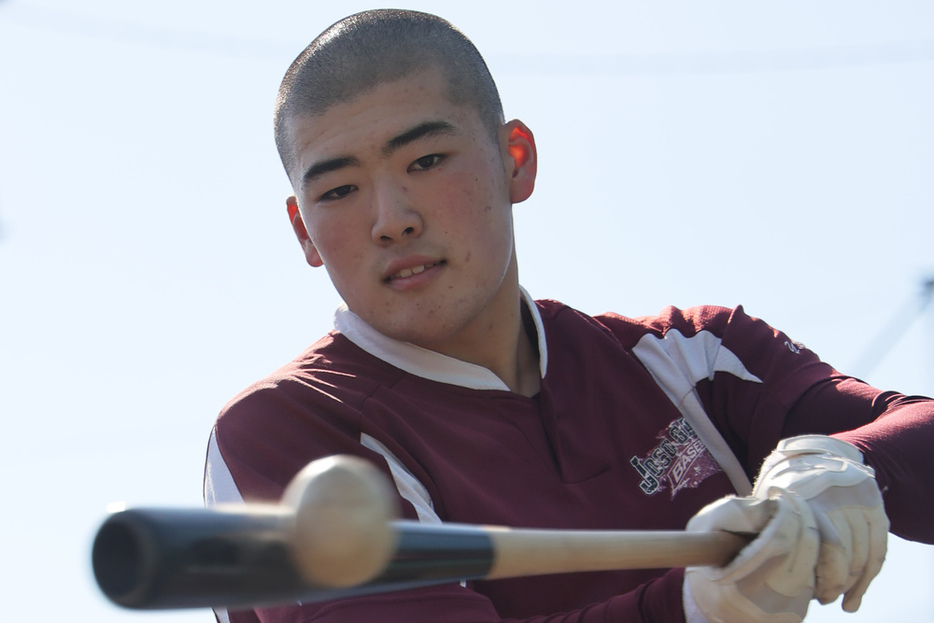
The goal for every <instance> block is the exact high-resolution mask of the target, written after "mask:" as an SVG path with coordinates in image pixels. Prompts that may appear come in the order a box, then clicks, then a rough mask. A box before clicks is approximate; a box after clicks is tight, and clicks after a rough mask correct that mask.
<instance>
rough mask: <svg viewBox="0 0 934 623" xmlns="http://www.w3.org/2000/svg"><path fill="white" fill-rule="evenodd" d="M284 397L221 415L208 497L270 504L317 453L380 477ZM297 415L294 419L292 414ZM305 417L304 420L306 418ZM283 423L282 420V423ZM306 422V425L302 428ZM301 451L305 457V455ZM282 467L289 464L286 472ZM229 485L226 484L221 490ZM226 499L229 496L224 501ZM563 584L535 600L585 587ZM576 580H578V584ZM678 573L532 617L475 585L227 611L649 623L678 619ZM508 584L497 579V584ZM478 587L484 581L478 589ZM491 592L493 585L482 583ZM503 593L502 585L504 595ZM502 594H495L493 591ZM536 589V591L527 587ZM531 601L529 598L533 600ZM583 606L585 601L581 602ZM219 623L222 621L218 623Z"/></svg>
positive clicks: (553, 584)
mask: <svg viewBox="0 0 934 623" xmlns="http://www.w3.org/2000/svg"><path fill="white" fill-rule="evenodd" d="M287 394H288V392H285V394H283V393H282V392H264V391H260V392H258V393H254V394H251V395H249V396H247V397H245V398H244V399H242V400H239V401H237V402H235V403H234V404H233V405H231V406H230V407H229V408H228V409H226V410H225V412H224V413H223V415H222V417H221V418H220V419H219V421H218V425H217V427H216V429H215V435H214V436H213V440H212V443H211V445H210V450H209V454H208V461H207V463H208V468H207V470H206V475H205V479H206V482H207V483H208V485H207V486H206V492H207V496H208V498H209V499H211V500H213V501H214V502H218V503H219V502H222V501H242V500H243V499H247V500H275V499H278V498H279V497H280V495H281V491H282V488H283V487H284V486H285V484H287V482H288V480H290V479H291V476H292V474H291V473H290V472H291V469H292V467H288V466H289V465H291V464H292V463H294V465H295V466H298V467H299V468H300V467H302V466H304V463H305V462H307V461H309V460H312V459H314V458H318V457H317V456H313V455H315V454H320V455H322V456H323V455H328V454H335V453H351V454H356V455H358V456H361V457H363V458H365V459H367V460H369V461H371V462H373V463H374V464H377V465H380V466H381V467H383V468H384V470H385V471H387V472H388V471H389V470H388V469H387V468H386V463H385V462H384V460H383V457H382V456H380V455H378V454H375V453H373V452H371V451H370V450H369V449H368V448H365V447H363V446H362V445H361V444H360V442H358V441H357V440H356V439H354V437H353V436H352V435H349V434H347V433H345V432H344V430H345V429H346V428H347V427H346V426H345V425H344V424H342V423H340V418H329V419H319V420H316V421H315V423H314V425H313V426H312V427H311V428H312V430H311V431H309V432H307V433H306V432H300V431H299V428H297V427H296V426H294V422H292V423H289V422H288V420H289V419H290V418H289V416H288V414H289V413H290V411H291V410H292V409H293V408H294V405H293V401H292V400H291V399H290V398H289V397H288V395H287ZM295 415H296V416H298V415H299V414H298V413H296V414H295ZM306 415H307V414H304V413H303V414H301V418H303V419H307V418H306ZM281 418H284V420H283V419H281ZM306 423H307V422H306ZM292 446H295V447H301V448H302V454H301V456H300V458H293V457H291V456H289V448H290V447H292ZM306 451H308V452H310V454H307V453H306ZM283 465H286V467H285V468H283ZM225 483H226V484H225ZM225 491H226V492H227V493H226V494H225V493H224V492H225ZM225 496H226V497H225ZM399 501H400V504H401V507H402V508H403V514H404V516H405V517H406V518H408V519H415V518H417V516H418V513H417V512H416V511H415V508H414V506H413V504H412V503H411V502H410V501H409V500H407V499H405V498H402V497H400V500H399ZM577 576H578V577H576V578H572V579H570V578H569V579H570V580H571V581H568V582H566V583H565V582H561V581H556V580H555V578H556V577H557V576H551V577H549V578H547V580H548V581H549V584H547V585H544V584H537V585H536V586H539V587H541V586H548V587H549V588H545V589H542V590H541V591H539V592H538V593H537V596H538V597H541V596H543V595H544V594H547V592H548V591H549V590H558V591H560V590H561V587H562V586H563V585H565V584H566V585H567V587H568V588H567V590H572V591H576V590H577V589H578V588H580V587H581V585H582V584H581V582H584V584H586V583H587V582H586V580H587V578H586V577H583V576H584V574H577ZM578 580H580V581H578ZM682 580H683V572H682V571H681V570H673V571H670V572H668V573H666V574H664V575H662V576H661V577H657V578H656V579H654V580H651V581H648V582H645V583H643V584H641V585H639V586H630V587H628V589H627V587H621V588H620V593H621V594H619V595H606V594H604V595H600V596H597V597H595V598H594V600H593V601H594V603H592V604H589V605H587V606H585V607H581V608H577V609H570V610H569V611H561V612H560V613H554V614H553V613H551V612H544V613H542V614H540V615H537V616H526V615H523V616H515V615H514V614H513V615H510V614H509V613H504V612H501V611H500V610H499V609H498V607H497V602H496V599H495V597H492V596H488V595H486V594H485V593H486V592H488V591H483V590H476V589H478V588H479V587H478V586H476V585H474V584H468V585H467V586H461V585H459V584H450V585H444V586H437V587H432V588H425V589H417V590H410V591H401V592H394V593H386V594H380V595H372V596H367V597H358V598H352V599H343V600H336V601H331V602H323V603H313V604H305V605H302V606H289V607H277V608H262V609H257V610H255V611H248V612H242V613H227V615H228V616H229V617H230V621H231V622H232V623H256V621H262V622H263V623H267V622H275V623H280V622H285V621H354V622H357V621H362V622H365V621H380V622H384V621H385V622H388V623H392V622H393V621H400V622H402V621H405V622H410V621H421V620H424V621H432V622H433V623H443V622H447V621H450V622H455V621H471V622H476V623H487V622H488V623H495V622H498V621H528V622H529V623H544V622H545V621H547V622H549V623H588V622H596V621H605V620H614V621H620V622H622V623H630V622H631V623H637V622H638V623H647V622H650V621H666V622H667V621H675V622H677V621H679V620H682V619H683V614H682V612H681V607H680V603H681V587H682ZM500 582H503V583H509V582H511V581H510V580H503V581H497V582H495V583H496V584H500ZM477 584H481V583H477ZM483 584H486V585H487V587H489V585H490V584H493V583H483ZM513 588H516V590H520V591H523V590H524V591H526V593H527V594H530V595H532V592H531V591H530V588H529V586H528V585H524V586H523V587H522V588H519V587H517V585H515V584H509V585H508V589H510V590H511V589H513ZM506 589H507V587H506V586H505V585H502V590H506ZM498 590H499V589H498ZM532 590H533V591H534V589H532ZM533 598H534V595H533ZM585 603H587V602H585ZM221 620H222V621H223V620H224V619H221Z"/></svg>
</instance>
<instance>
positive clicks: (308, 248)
mask: <svg viewBox="0 0 934 623" xmlns="http://www.w3.org/2000/svg"><path fill="white" fill-rule="evenodd" d="M285 207H286V210H288V213H289V221H290V222H291V223H292V231H294V232H295V237H296V238H298V242H299V244H300V245H302V253H304V254H305V261H306V262H308V265H309V266H313V267H315V268H318V267H319V266H323V265H324V262H323V261H322V260H321V256H320V255H319V254H318V249H316V248H315V245H314V243H313V242H312V241H311V236H309V235H308V230H307V229H305V222H304V221H303V220H302V213H301V212H300V211H299V209H298V200H297V199H296V198H295V197H294V196H291V197H288V198H287V199H286V200H285Z"/></svg>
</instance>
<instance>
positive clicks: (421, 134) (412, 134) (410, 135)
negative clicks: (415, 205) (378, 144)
mask: <svg viewBox="0 0 934 623" xmlns="http://www.w3.org/2000/svg"><path fill="white" fill-rule="evenodd" d="M457 133H458V131H457V128H456V127H455V126H454V125H452V124H450V123H448V122H447V121H425V122H424V123H420V124H418V125H416V126H414V127H412V128H409V129H408V130H406V131H405V132H403V133H402V134H399V135H398V136H394V137H393V138H391V139H389V140H388V141H386V144H385V145H384V146H383V149H382V153H383V155H384V156H389V155H391V154H392V153H393V152H394V151H396V150H397V149H399V148H401V147H404V146H406V145H408V144H409V143H413V142H415V141H417V140H419V139H422V138H427V137H431V136H449V135H452V134H457ZM356 166H360V159H359V158H357V157H356V156H338V157H336V158H330V159H328V160H322V161H321V162H316V163H315V164H313V165H311V166H310V167H308V170H307V171H305V174H304V175H302V184H308V183H309V182H313V181H314V180H315V179H317V178H319V177H321V176H322V175H324V174H326V173H330V172H331V171H337V170H338V169H343V168H345V167H356Z"/></svg>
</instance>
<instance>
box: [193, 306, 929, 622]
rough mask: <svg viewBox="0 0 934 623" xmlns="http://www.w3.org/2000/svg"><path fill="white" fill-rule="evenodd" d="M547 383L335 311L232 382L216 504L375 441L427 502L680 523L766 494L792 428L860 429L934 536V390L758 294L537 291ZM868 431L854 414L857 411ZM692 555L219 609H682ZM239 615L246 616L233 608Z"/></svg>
mask: <svg viewBox="0 0 934 623" xmlns="http://www.w3.org/2000/svg"><path fill="white" fill-rule="evenodd" d="M526 303H527V305H528V306H529V309H530V311H531V316H532V318H533V323H534V327H535V331H534V333H535V335H534V337H535V339H536V341H537V343H538V349H539V357H540V363H541V372H542V383H541V391H540V393H539V394H538V395H536V396H535V397H531V398H529V397H525V396H521V395H518V394H515V393H512V392H510V391H509V390H508V388H506V386H505V385H504V384H503V383H502V381H500V380H499V379H498V378H497V377H495V376H494V375H493V374H492V373H491V372H489V370H486V369H484V368H480V367H478V366H474V365H472V364H468V363H465V362H462V361H458V360H455V359H452V358H449V357H446V356H443V355H440V354H438V353H434V352H431V351H427V350H424V349H421V348H418V347H416V346H413V345H411V344H405V343H401V342H397V341H394V340H391V339H389V338H386V337H385V336H382V335H380V334H379V333H377V332H375V331H374V330H373V329H372V328H370V327H368V326H367V325H365V324H364V323H363V321H362V320H360V319H359V317H357V316H355V315H354V314H352V313H351V312H349V311H347V310H342V311H340V312H339V313H338V317H337V320H336V330H335V331H332V332H331V333H330V334H329V335H327V336H326V337H325V338H323V339H322V340H320V341H319V342H318V343H316V344H314V345H313V346H312V347H311V348H309V349H308V350H307V351H305V352H304V353H303V354H302V355H301V356H300V357H298V358H297V359H296V360H294V361H293V362H291V363H290V364H289V365H287V366H285V367H284V368H282V369H280V370H279V371H277V372H276V373H274V374H272V375H270V376H269V377H267V378H266V379H264V380H262V381H260V382H259V383H256V384H255V385H253V386H251V387H250V388H248V389H247V390H245V391H244V392H243V393H241V394H240V395H238V396H237V397H236V398H235V399H234V400H233V401H232V402H231V403H229V404H228V405H227V406H226V407H225V409H224V410H223V412H222V413H221V415H220V417H219V418H218V421H217V425H216V427H215V429H214V431H213V434H212V436H211V441H210V446H209V451H208V461H207V469H206V473H205V497H206V499H207V501H208V503H209V504H213V503H218V502H227V501H239V500H244V501H254V500H263V501H268V500H276V499H278V498H279V497H280V495H281V493H282V490H283V488H284V487H285V486H286V484H288V482H289V480H291V478H292V477H293V476H294V475H295V474H296V473H297V472H298V471H299V470H300V469H301V468H302V467H304V466H305V465H306V464H307V463H309V462H310V461H312V460H315V459H318V458H321V457H324V456H328V455H332V454H355V455H358V456H362V457H364V458H366V459H368V460H370V461H372V462H374V463H375V464H377V465H378V466H379V467H380V468H382V469H383V470H384V471H385V472H386V474H387V475H388V476H389V477H391V478H392V479H393V481H394V482H395V484H396V486H397V488H398V490H399V497H400V503H401V505H402V508H403V512H404V515H405V516H406V517H407V518H410V519H419V520H421V521H426V522H438V521H444V522H448V521H450V522H458V523H476V524H494V525H507V526H514V527H532V528H557V529H590V530H667V529H672V530H677V529H683V528H684V526H685V524H686V523H687V521H688V519H689V518H690V517H691V516H693V515H694V514H695V513H696V512H697V511H698V510H700V508H701V507H703V506H704V505H705V504H707V503H709V502H712V501H714V500H716V499H718V498H720V497H722V496H723V495H726V494H728V493H738V494H740V495H746V494H748V493H749V491H750V488H751V487H750V481H751V480H752V478H753V477H754V476H755V474H756V473H757V471H758V467H759V464H760V463H761V461H762V459H763V458H764V457H765V455H766V454H768V452H770V451H771V449H772V448H774V447H775V445H776V444H777V442H778V441H779V440H780V439H782V438H784V437H790V436H793V435H798V434H804V433H823V434H832V433H834V434H836V433H840V434H839V436H840V437H841V438H844V439H846V440H847V441H850V442H852V443H855V444H856V445H857V446H859V447H860V448H861V449H862V450H863V452H864V454H865V455H866V461H867V463H869V464H870V465H872V466H873V467H875V468H876V470H877V477H878V480H879V484H880V487H881V488H882V489H883V491H884V495H885V500H886V510H887V512H888V513H889V516H890V519H891V521H892V529H893V532H896V533H899V534H901V535H903V536H906V537H907V538H913V539H916V540H925V541H927V542H931V541H934V491H932V486H931V485H930V484H929V483H927V482H925V479H924V478H923V474H924V473H931V470H934V459H932V453H930V452H927V451H926V450H925V448H926V447H929V446H930V445H931V444H932V442H934V426H932V418H934V416H932V414H934V404H932V402H931V401H929V400H926V399H911V398H906V397H904V396H901V395H898V394H892V393H882V392H879V391H878V390H875V389H872V388H870V387H868V386H866V385H865V384H863V383H861V382H859V381H857V380H855V379H851V378H848V377H845V376H842V375H839V374H838V373H836V372H835V371H834V370H833V369H832V368H831V367H830V366H828V365H827V364H825V363H822V362H821V361H820V360H819V359H818V358H817V357H816V356H815V355H814V354H813V353H811V352H810V351H808V350H807V349H805V348H804V347H803V346H801V345H800V344H797V343H795V342H793V341H792V340H790V339H789V338H788V337H786V336H785V335H783V334H782V333H780V332H778V331H775V330H774V329H772V328H771V327H769V326H768V325H766V324H765V323H763V322H762V321H759V320H756V319H754V318H751V317H749V316H747V315H746V314H745V313H744V312H743V310H742V308H737V309H735V310H729V309H724V308H717V307H697V308H692V309H688V310H684V311H681V310H678V309H674V308H668V309H666V310H664V311H663V312H662V313H661V314H660V315H659V316H656V317H650V318H639V319H628V318H623V317H621V316H617V315H612V314H607V315H603V316H598V317H589V316H586V315H584V314H582V313H580V312H578V311H575V310H573V309H571V308H569V307H566V306H564V305H561V304H559V303H556V302H553V301H538V302H532V301H530V300H528V299H526ZM844 431H850V432H844ZM682 582H683V571H682V570H680V569H671V570H630V571H617V572H601V573H580V574H562V575H551V576H541V577H528V578H517V579H510V580H497V581H477V582H469V583H462V584H460V585H459V584H451V585H445V586H440V587H434V588H426V589H417V590H411V591H404V592H398V593H391V594H384V595H375V596H369V597H360V598H354V599H345V600H338V601H333V602H326V603H318V604H304V605H296V606H290V607H283V608H272V609H263V610H257V611H256V612H253V611H250V612H230V613H227V612H219V613H218V617H219V619H220V620H222V621H223V620H230V621H234V622H239V623H245V622H255V621H264V622H266V621H269V622H285V621H312V620H314V621H353V622H361V621H380V622H387V623H391V622H395V621H399V622H403V621H404V622H407V623H411V622H413V621H432V622H434V623H444V622H448V621H451V622H454V621H458V622H459V621H471V622H486V621H491V622H492V621H500V620H515V619H521V620H528V621H545V620H547V621H549V622H558V621H561V622H568V623H570V622H581V623H584V622H587V621H610V620H612V621H620V622H630V621H632V622H635V621H640V622H641V621H678V620H683V619H684V614H683V611H682V604H681V591H682ZM228 617H229V619H228Z"/></svg>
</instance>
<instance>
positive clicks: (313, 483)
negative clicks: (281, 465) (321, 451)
mask: <svg viewBox="0 0 934 623" xmlns="http://www.w3.org/2000/svg"><path fill="white" fill-rule="evenodd" d="M282 503H283V504H284V505H285V506H287V507H290V508H292V509H294V521H292V522H291V525H290V527H289V543H290V544H291V554H292V558H293V561H294V562H295V564H296V566H297V567H298V569H299V571H300V572H301V574H302V576H303V577H304V579H305V580H306V581H307V582H309V583H311V584H313V585H317V586H324V587H333V588H343V587H347V586H354V585H357V584H362V583H364V582H367V581H369V580H372V579H374V578H375V577H376V576H378V575H379V574H380V572H382V571H383V570H384V569H385V568H386V566H387V565H388V564H389V561H390V559H391V558H392V556H393V553H394V551H395V545H396V534H395V531H394V530H393V529H392V526H391V525H390V522H391V521H392V520H393V519H396V518H397V516H398V509H397V508H396V501H395V495H394V492H393V489H392V487H391V485H390V484H389V482H388V481H387V479H386V477H385V476H384V475H383V474H382V473H381V472H380V471H379V470H378V469H377V468H376V467H375V466H373V465H371V464H370V463H368V462H366V461H364V460H363V459H360V458H357V457H353V456H346V455H340V456H332V457H328V458H325V459H320V460H317V461H314V462H312V463H310V464H309V465H308V466H307V467H305V468H304V469H303V470H302V471H300V472H299V473H298V474H297V475H296V476H295V478H294V479H293V480H292V482H290V483H289V486H288V487H286V490H285V493H284V494H283V496H282Z"/></svg>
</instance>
